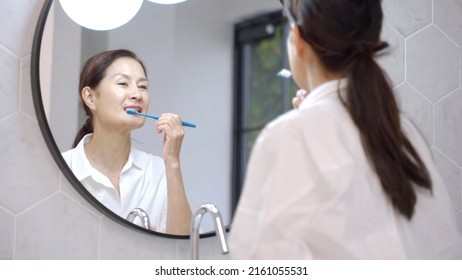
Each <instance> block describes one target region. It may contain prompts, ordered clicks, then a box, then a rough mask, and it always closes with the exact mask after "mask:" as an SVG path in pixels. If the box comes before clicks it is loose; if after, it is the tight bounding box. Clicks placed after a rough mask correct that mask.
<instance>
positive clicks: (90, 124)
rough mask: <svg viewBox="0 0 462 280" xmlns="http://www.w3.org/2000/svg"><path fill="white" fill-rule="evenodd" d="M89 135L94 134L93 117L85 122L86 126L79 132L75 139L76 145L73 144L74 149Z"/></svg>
mask: <svg viewBox="0 0 462 280" xmlns="http://www.w3.org/2000/svg"><path fill="white" fill-rule="evenodd" d="M89 133H93V118H92V117H91V116H90V117H88V118H87V120H86V121H85V124H84V125H83V126H82V128H80V130H79V131H78V132H77V135H75V139H74V143H73V144H72V148H75V147H77V145H78V144H79V142H80V140H82V138H83V137H84V136H85V135H87V134H89Z"/></svg>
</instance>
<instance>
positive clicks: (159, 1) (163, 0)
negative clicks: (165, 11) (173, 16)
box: [148, 0, 186, 4]
mask: <svg viewBox="0 0 462 280" xmlns="http://www.w3.org/2000/svg"><path fill="white" fill-rule="evenodd" d="M148 1H151V2H153V3H157V4H176V3H181V2H184V1H186V0H148Z"/></svg>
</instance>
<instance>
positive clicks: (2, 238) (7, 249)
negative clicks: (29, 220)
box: [0, 207, 14, 260]
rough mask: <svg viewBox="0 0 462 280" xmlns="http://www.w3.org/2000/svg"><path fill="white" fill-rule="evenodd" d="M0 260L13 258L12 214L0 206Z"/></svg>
mask: <svg viewBox="0 0 462 280" xmlns="http://www.w3.org/2000/svg"><path fill="white" fill-rule="evenodd" d="M0 225H1V226H0V260H11V259H13V244H14V216H13V213H11V212H9V211H7V210H5V209H2V208H1V207H0Z"/></svg>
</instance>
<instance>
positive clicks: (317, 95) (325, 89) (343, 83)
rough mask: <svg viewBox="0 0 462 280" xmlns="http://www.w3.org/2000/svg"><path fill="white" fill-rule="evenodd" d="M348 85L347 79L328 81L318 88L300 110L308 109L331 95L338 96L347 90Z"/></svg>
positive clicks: (306, 99) (304, 101)
mask: <svg viewBox="0 0 462 280" xmlns="http://www.w3.org/2000/svg"><path fill="white" fill-rule="evenodd" d="M347 85H348V80H347V79H346V78H342V79H339V80H331V81H327V82H325V83H323V84H321V85H319V86H317V87H316V88H315V89H314V90H313V91H311V92H310V93H309V94H308V96H307V97H306V98H305V99H304V100H303V102H302V104H301V105H300V109H303V108H306V107H308V106H309V105H312V104H314V103H316V102H318V101H319V100H321V99H324V98H325V97H327V96H329V95H331V94H336V93H338V92H339V91H340V93H342V92H343V91H344V90H345V89H346V87H347Z"/></svg>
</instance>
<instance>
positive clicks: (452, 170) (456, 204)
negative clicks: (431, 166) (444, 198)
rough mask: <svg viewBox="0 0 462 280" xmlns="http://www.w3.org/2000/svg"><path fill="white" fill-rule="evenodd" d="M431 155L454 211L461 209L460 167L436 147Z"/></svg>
mask: <svg viewBox="0 0 462 280" xmlns="http://www.w3.org/2000/svg"><path fill="white" fill-rule="evenodd" d="M433 156H434V158H435V163H436V166H437V168H438V171H439V173H440V176H441V179H443V182H444V185H445V186H446V189H447V190H448V193H449V196H450V198H451V201H452V206H453V209H454V213H455V212H457V211H459V210H461V192H462V191H461V186H462V185H461V178H460V168H459V167H458V166H457V165H456V164H455V163H453V162H452V161H450V160H449V159H448V158H447V157H446V156H445V155H443V154H442V153H441V152H440V151H438V150H437V149H433Z"/></svg>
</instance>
